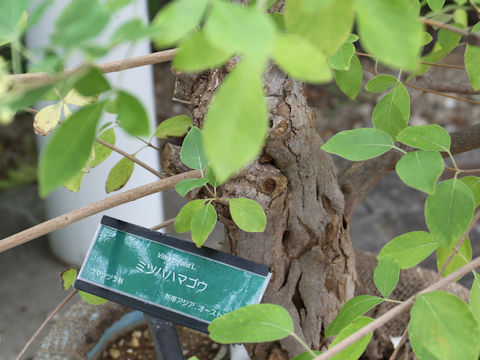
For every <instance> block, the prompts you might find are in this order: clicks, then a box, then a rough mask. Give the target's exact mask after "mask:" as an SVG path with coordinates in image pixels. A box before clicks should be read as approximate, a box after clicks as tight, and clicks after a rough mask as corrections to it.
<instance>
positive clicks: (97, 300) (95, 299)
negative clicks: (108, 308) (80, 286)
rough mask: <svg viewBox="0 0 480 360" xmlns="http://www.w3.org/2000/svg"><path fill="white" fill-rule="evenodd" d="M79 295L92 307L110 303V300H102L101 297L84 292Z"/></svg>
mask: <svg viewBox="0 0 480 360" xmlns="http://www.w3.org/2000/svg"><path fill="white" fill-rule="evenodd" d="M78 294H79V295H80V296H81V297H82V299H83V300H84V301H85V302H87V303H89V304H90V305H102V304H105V303H106V302H108V300H106V299H104V298H101V297H100V296H95V295H92V294H89V293H86V292H84V291H79V292H78Z"/></svg>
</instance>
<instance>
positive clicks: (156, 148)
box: [135, 136, 162, 152]
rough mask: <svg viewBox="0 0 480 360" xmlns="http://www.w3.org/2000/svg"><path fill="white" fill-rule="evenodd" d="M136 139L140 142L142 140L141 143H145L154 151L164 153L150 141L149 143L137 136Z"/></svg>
mask: <svg viewBox="0 0 480 360" xmlns="http://www.w3.org/2000/svg"><path fill="white" fill-rule="evenodd" d="M135 138H136V139H138V140H140V141H141V142H143V143H144V144H145V145H147V146H149V147H151V148H152V149H155V150H157V151H159V152H162V150H161V149H160V148H158V147H156V146H155V145H153V144H152V143H151V142H150V141H147V140H145V139H142V138H141V137H140V136H135ZM152 138H153V136H152Z"/></svg>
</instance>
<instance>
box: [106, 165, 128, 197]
mask: <svg viewBox="0 0 480 360" xmlns="http://www.w3.org/2000/svg"><path fill="white" fill-rule="evenodd" d="M134 167H135V163H134V162H133V161H132V160H130V159H128V158H125V157H124V158H122V159H120V161H119V162H117V163H116V164H115V166H114V167H113V168H112V169H111V170H110V172H109V173H108V178H107V182H106V184H105V190H106V191H107V193H111V192H112V191H117V190H120V189H121V188H123V187H124V186H125V184H126V183H127V182H128V180H129V179H130V177H131V176H132V173H133V169H134Z"/></svg>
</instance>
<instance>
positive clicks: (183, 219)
mask: <svg viewBox="0 0 480 360" xmlns="http://www.w3.org/2000/svg"><path fill="white" fill-rule="evenodd" d="M205 201H207V200H205V199H197V200H192V201H190V202H188V203H187V204H186V205H184V206H183V207H182V209H181V210H180V211H179V212H178V215H177V217H176V218H175V223H174V227H175V231H176V232H177V233H180V234H181V233H185V232H188V231H190V230H191V229H192V218H193V215H195V214H196V213H197V212H198V211H199V210H200V209H201V208H203V205H204V204H205Z"/></svg>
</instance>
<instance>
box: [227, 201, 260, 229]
mask: <svg viewBox="0 0 480 360" xmlns="http://www.w3.org/2000/svg"><path fill="white" fill-rule="evenodd" d="M229 207H230V214H231V215H232V219H233V221H234V222H235V224H237V226H238V227H239V228H240V229H242V230H243V231H248V232H262V231H264V230H265V226H266V225H267V218H266V216H265V211H263V208H262V207H261V206H260V204H259V203H257V202H256V201H254V200H251V199H247V198H238V199H230V200H229Z"/></svg>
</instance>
